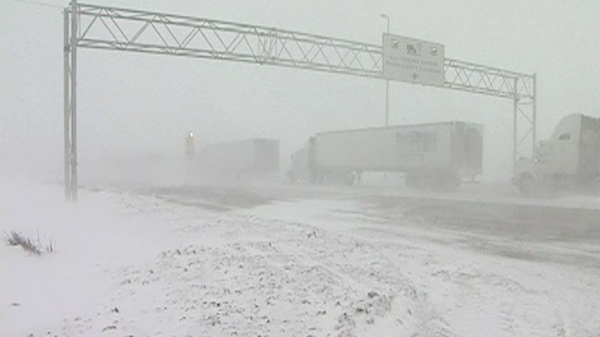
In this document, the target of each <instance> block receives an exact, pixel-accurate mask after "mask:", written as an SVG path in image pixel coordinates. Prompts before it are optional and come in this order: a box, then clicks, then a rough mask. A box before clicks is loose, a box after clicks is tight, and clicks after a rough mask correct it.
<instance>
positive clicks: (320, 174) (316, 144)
mask: <svg viewBox="0 0 600 337" xmlns="http://www.w3.org/2000/svg"><path fill="white" fill-rule="evenodd" d="M482 157H483V127H482V126H481V125H479V124H474V123H466V122H460V121H454V122H443V123H431V124H418V125H404V126H389V127H375V128H365V129H356V130H342V131H330V132H321V133H317V134H316V135H315V136H313V137H310V138H309V140H308V142H307V143H306V145H305V146H304V147H303V148H302V149H300V150H298V151H297V152H295V153H294V154H293V155H292V164H291V169H290V171H289V173H288V175H289V178H290V180H292V181H301V180H304V181H309V182H312V183H322V182H330V183H342V184H347V185H352V184H354V183H356V182H359V181H360V178H361V174H362V173H364V172H397V173H401V174H404V175H405V179H406V184H407V185H408V186H409V187H415V188H419V189H427V188H436V189H438V188H439V189H455V188H457V187H458V186H459V185H460V184H461V182H462V181H463V179H465V178H466V179H470V180H474V179H475V177H476V176H477V175H479V174H481V171H482Z"/></svg>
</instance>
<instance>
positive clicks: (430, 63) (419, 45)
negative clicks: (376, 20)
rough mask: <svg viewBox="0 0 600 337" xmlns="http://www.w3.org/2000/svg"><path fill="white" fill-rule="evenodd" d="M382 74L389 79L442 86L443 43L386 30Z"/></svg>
mask: <svg viewBox="0 0 600 337" xmlns="http://www.w3.org/2000/svg"><path fill="white" fill-rule="evenodd" d="M383 77H384V78H385V79H386V80H393V81H402V82H410V83H418V84H425V85H434V86H442V85H443V84H444V45H442V44H440V43H433V42H428V41H423V40H417V39H413V38H409V37H404V36H399V35H392V34H383Z"/></svg>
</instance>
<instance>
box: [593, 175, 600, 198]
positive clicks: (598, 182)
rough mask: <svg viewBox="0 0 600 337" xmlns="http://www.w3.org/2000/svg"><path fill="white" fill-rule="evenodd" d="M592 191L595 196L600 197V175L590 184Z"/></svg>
mask: <svg viewBox="0 0 600 337" xmlns="http://www.w3.org/2000/svg"><path fill="white" fill-rule="evenodd" d="M592 190H593V191H594V194H595V195H596V196H598V197H600V175H599V176H597V177H596V178H594V181H593V182H592Z"/></svg>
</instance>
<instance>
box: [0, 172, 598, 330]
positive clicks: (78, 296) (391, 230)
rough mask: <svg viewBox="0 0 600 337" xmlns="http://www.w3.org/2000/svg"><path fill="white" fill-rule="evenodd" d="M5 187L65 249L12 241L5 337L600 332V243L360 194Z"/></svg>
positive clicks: (0, 303)
mask: <svg viewBox="0 0 600 337" xmlns="http://www.w3.org/2000/svg"><path fill="white" fill-rule="evenodd" d="M0 186H1V190H0V193H1V199H0V201H1V204H0V228H1V230H2V232H3V233H6V232H7V231H10V230H15V231H18V232H21V233H23V234H26V235H28V236H29V237H31V238H34V239H35V240H37V238H38V237H39V240H40V242H42V243H45V242H53V243H54V246H55V251H54V252H53V253H49V254H46V255H42V256H34V255H30V254H28V253H26V252H25V251H23V250H22V249H21V248H18V247H11V246H7V245H5V244H4V243H3V244H2V245H0V258H1V263H0V268H1V271H0V279H1V282H0V284H1V287H0V336H55V335H57V336H582V337H583V336H600V246H599V244H598V242H597V241H586V242H571V243H568V242H566V243H565V242H560V243H556V244H555V243H554V242H548V241H544V242H533V241H531V242H530V241H521V242H513V240H509V239H507V238H503V237H491V236H486V235H484V234H481V233H460V232H457V231H453V230H449V229H445V228H436V227H435V226H431V225H425V224H422V223H419V222H418V220H416V219H414V218H410V217H403V216H402V215H401V214H393V216H390V215H389V214H388V216H387V217H385V216H380V215H379V214H378V213H376V212H374V211H373V210H372V209H371V208H370V206H369V205H367V204H365V203H362V202H359V201H357V200H351V199H348V198H317V197H311V198H293V199H290V200H287V201H283V200H267V199H265V200H261V202H260V203H259V204H251V203H243V207H231V206H230V205H229V206H223V205H219V203H218V202H213V203H196V202H195V201H194V200H191V199H189V198H188V199H186V200H183V199H182V200H179V202H177V200H173V199H172V198H158V197H154V196H152V195H148V194H137V193H133V192H127V191H124V190H114V189H113V190H110V191H108V190H81V191H80V200H79V201H78V202H77V203H66V202H64V201H63V199H64V198H63V194H62V193H63V191H62V188H61V186H59V185H56V184H46V185H40V184H37V183H33V182H28V181H26V180H9V179H3V180H1V185H0ZM238 197H239V196H237V197H236V196H231V198H233V199H236V198H238ZM236 200H237V199H236ZM174 201H176V202H174ZM482 225H485V224H482ZM566 225H567V226H568V224H566ZM599 227H600V223H599ZM474 242H475V243H476V244H477V245H481V246H482V247H484V246H485V247H487V246H490V245H500V246H502V247H503V248H504V249H505V251H504V252H505V254H499V253H498V251H497V250H494V251H492V250H489V249H477V247H474ZM517 245H518V246H519V248H520V251H523V250H525V251H526V252H530V253H532V254H534V255H536V254H537V255H536V256H540V255H552V254H555V255H556V254H561V252H565V251H577V253H578V254H580V255H581V254H587V260H586V261H587V262H586V263H568V262H565V261H563V260H560V259H551V258H550V259H536V258H523V257H522V256H517V255H516V254H513V255H511V254H506V252H509V251H510V250H511V249H512V248H514V247H516V246H517ZM485 247H484V248H485Z"/></svg>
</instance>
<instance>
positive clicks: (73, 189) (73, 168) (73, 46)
mask: <svg viewBox="0 0 600 337" xmlns="http://www.w3.org/2000/svg"><path fill="white" fill-rule="evenodd" d="M71 200H77V1H76V0H72V1H71Z"/></svg>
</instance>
